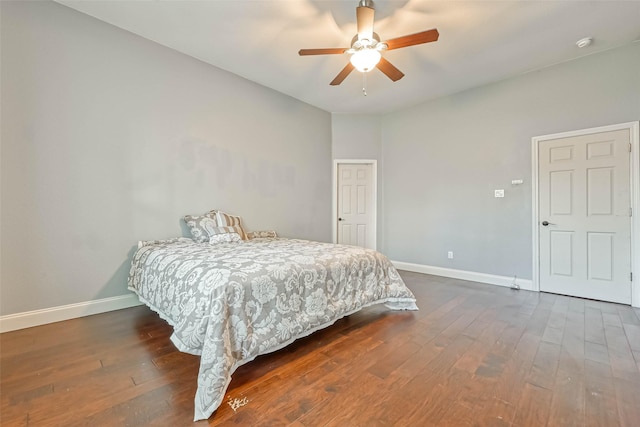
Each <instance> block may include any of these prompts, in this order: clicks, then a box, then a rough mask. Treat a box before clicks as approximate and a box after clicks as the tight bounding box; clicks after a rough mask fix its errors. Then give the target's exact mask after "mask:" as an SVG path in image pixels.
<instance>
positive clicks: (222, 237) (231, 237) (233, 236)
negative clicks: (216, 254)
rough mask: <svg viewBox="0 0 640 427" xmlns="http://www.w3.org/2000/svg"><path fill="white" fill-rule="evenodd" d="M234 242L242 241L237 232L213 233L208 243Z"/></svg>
mask: <svg viewBox="0 0 640 427" xmlns="http://www.w3.org/2000/svg"><path fill="white" fill-rule="evenodd" d="M235 242H242V238H241V237H240V235H239V234H238V233H221V234H214V235H213V236H211V237H210V238H209V243H210V244H212V245H215V244H218V243H235Z"/></svg>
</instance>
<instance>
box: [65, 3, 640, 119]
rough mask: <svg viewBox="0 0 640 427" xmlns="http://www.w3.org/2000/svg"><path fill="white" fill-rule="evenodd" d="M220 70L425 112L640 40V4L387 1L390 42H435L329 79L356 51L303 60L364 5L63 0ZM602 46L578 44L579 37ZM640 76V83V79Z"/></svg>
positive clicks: (347, 107) (300, 95)
mask: <svg viewBox="0 0 640 427" xmlns="http://www.w3.org/2000/svg"><path fill="white" fill-rule="evenodd" d="M57 1H58V2H59V3H62V4H64V5H67V6H69V7H71V8H73V9H76V10H78V11H81V12H84V13H86V14H88V15H91V16H94V17H96V18H98V19H101V20H103V21H106V22H108V23H111V24H113V25H115V26H118V27H120V28H123V29H126V30H128V31H131V32H132V33H135V34H138V35H140V36H142V37H145V38H147V39H150V40H153V41H155V42H157V43H160V44H162V45H165V46H168V47H170V48H173V49H176V50H178V51H180V52H183V53H185V54H187V55H191V56H193V57H195V58H198V59H200V60H202V61H205V62H208V63H210V64H212V65H215V66H216V67H219V68H222V69H224V70H227V71H230V72H232V73H234V74H237V75H240V76H242V77H245V78H247V79H249V80H252V81H254V82H256V83H259V84H261V85H264V86H267V87H269V88H272V89H275V90H277V91H279V92H282V93H285V94H287V95H290V96H292V97H294V98H297V99H300V100H302V101H304V102H307V103H309V104H311V105H314V106H317V107H319V108H322V109H324V110H327V111H330V112H342V113H379V112H388V111H393V110H397V109H400V108H403V107H406V106H410V105H415V104H418V103H421V102H424V101H426V100H429V99H433V98H437V97H440V96H443V95H447V94H451V93H455V92H459V91H462V90H464V89H468V88H471V87H474V86H479V85H482V84H486V83H490V82H495V81H498V80H502V79H505V78H509V77H512V76H514V75H518V74H521V73H525V72H528V71H532V70H536V69H540V68H544V67H547V66H550V65H553V64H557V63H560V62H564V61H568V60H571V59H574V58H578V57H580V56H585V55H589V54H592V53H595V52H599V51H602V50H606V49H611V48H614V47H618V46H621V45H625V44H629V43H632V42H633V41H637V40H640V0H630V1H629V0H628V1H611V0H609V1H585V0H571V1H566V0H565V1H544V0H537V1H534V0H509V1H505V0H502V1H492V0H475V1H457V0H446V1H442V0H441V1H430V0H389V1H384V0H378V1H377V2H376V3H375V6H376V20H375V28H374V29H375V31H376V32H377V33H378V34H379V35H380V37H381V39H382V40H386V39H391V38H395V37H399V36H403V35H407V34H412V33H416V32H419V31H423V30H428V29H431V28H437V29H438V31H439V32H440V40H439V41H437V42H435V43H429V44H424V45H417V46H412V47H408V48H403V49H398V50H392V51H388V52H385V53H384V56H385V58H386V59H387V60H389V61H390V62H391V63H393V64H394V65H395V66H396V67H398V68H399V69H400V70H401V71H403V72H404V73H405V77H404V78H403V79H401V80H399V81H397V82H395V83H394V82H392V81H391V80H389V79H388V78H387V77H386V76H385V75H383V74H382V73H381V72H379V71H378V70H374V71H372V72H371V73H368V74H367V76H366V77H367V79H366V80H367V82H366V87H367V93H368V95H367V96H366V97H365V96H363V94H362V84H363V78H362V77H363V75H362V74H361V73H358V72H356V71H354V72H353V73H351V75H349V77H347V79H346V80H345V81H344V82H343V83H342V84H341V85H340V86H335V87H334V86H329V82H330V81H331V80H332V79H333V78H334V77H335V76H336V74H338V72H339V71H340V70H341V69H342V68H343V67H344V66H345V65H346V63H347V62H348V60H349V59H348V55H346V54H345V55H324V56H305V57H301V56H298V50H299V49H301V48H323V47H349V44H350V41H351V38H352V37H353V35H354V34H355V33H356V28H355V7H356V6H357V0H342V1H324V0H200V1H194V0H168V1H139V0H93V1H87V0H81V1H78V0H57ZM587 36H591V37H593V38H594V43H593V44H592V46H590V47H588V48H583V49H579V48H578V47H577V46H576V44H575V43H576V41H577V40H578V39H581V38H583V37H587ZM639 78H640V77H639Z"/></svg>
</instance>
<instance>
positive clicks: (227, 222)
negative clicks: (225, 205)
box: [217, 211, 247, 240]
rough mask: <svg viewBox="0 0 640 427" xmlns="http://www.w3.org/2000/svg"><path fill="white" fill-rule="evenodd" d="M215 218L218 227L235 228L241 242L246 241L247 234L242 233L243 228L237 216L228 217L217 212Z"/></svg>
mask: <svg viewBox="0 0 640 427" xmlns="http://www.w3.org/2000/svg"><path fill="white" fill-rule="evenodd" d="M217 218H218V226H220V227H237V228H238V229H239V230H240V232H239V233H238V234H240V237H241V238H242V240H247V233H246V232H245V231H244V228H242V220H241V219H240V217H239V216H234V215H229V214H226V213H224V212H220V211H218V214H217Z"/></svg>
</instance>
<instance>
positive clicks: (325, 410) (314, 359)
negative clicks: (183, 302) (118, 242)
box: [0, 272, 640, 427]
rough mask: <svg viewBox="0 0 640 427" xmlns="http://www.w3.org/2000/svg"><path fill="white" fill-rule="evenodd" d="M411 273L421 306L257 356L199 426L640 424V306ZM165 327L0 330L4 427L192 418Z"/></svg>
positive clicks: (189, 370)
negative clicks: (215, 408) (517, 289)
mask: <svg viewBox="0 0 640 427" xmlns="http://www.w3.org/2000/svg"><path fill="white" fill-rule="evenodd" d="M402 276H403V277H404V279H405V281H406V283H407V285H408V286H409V287H410V288H411V289H412V290H413V291H414V293H415V294H416V297H417V298H418V306H419V307H420V311H419V312H393V311H388V310H387V309H385V308H384V307H382V306H375V307H371V308H368V309H365V310H363V311H361V312H359V313H356V314H354V315H351V316H349V317H347V318H344V319H342V320H340V321H338V322H337V323H336V324H335V325H333V326H331V327H329V328H327V329H325V330H322V331H319V332H317V333H315V334H313V335H311V336H310V337H307V338H304V339H301V340H298V341H296V342H294V343H293V344H292V345H291V346H289V347H287V348H285V349H283V350H281V351H278V352H276V353H272V354H270V355H266V356H261V357H259V358H258V359H256V360H255V361H253V362H251V363H249V364H247V365H244V366H242V367H240V368H239V369H238V370H237V371H236V373H235V374H234V376H233V380H232V381H231V385H230V387H229V390H228V392H227V396H226V401H225V403H223V404H222V405H221V406H220V408H219V409H218V410H217V412H215V413H214V414H213V416H212V417H211V418H210V419H209V420H208V421H204V422H199V423H196V424H195V425H207V424H209V425H244V426H279V425H283V426H284V425H290V426H431V425H433V426H436V425H437V426H475V425H486V426H543V425H550V426H639V425H640V320H639V316H640V311H638V310H636V309H633V308H631V307H628V306H623V305H618V304H609V303H603V302H597V301H590V300H583V299H579V298H570V297H565V296H558V295H552V294H545V293H533V292H527V291H512V290H510V289H507V288H500V287H496V286H491V285H483V284H478V283H471V282H464V281H459V280H454V279H446V278H442V277H436V276H427V275H421V274H416V273H407V272H402ZM170 334H171V328H170V327H169V326H168V325H167V324H166V323H165V322H164V321H163V320H161V319H159V318H158V316H157V315H156V314H154V313H153V312H151V311H150V310H149V309H147V308H146V307H135V308H130V309H126V310H120V311H116V312H111V313H105V314H100V315H96V316H90V317H85V318H82V319H76V320H70V321H66V322H60V323H55V324H51V325H45V326H40V327H36V328H31V329H25V330H21V331H15V332H9V333H5V334H2V335H0V394H1V407H0V409H1V411H2V412H1V415H0V420H1V424H2V426H25V425H34V426H76V425H86V426H111V425H113V426H143V425H154V426H172V427H173V426H191V425H194V423H193V422H192V419H193V397H194V393H195V386H196V376H197V372H198V357H195V356H190V355H188V354H183V353H180V352H178V351H177V350H176V349H175V348H174V347H173V345H172V344H171V342H170V341H169V336H170ZM233 402H236V403H238V404H239V405H242V404H243V406H238V407H237V408H236V410H235V412H234V409H233V408H232V407H231V405H230V403H233Z"/></svg>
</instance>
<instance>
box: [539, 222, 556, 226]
mask: <svg viewBox="0 0 640 427" xmlns="http://www.w3.org/2000/svg"><path fill="white" fill-rule="evenodd" d="M542 225H544V226H545V227H546V226H547V225H555V224H553V223H551V222H549V221H542Z"/></svg>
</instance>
